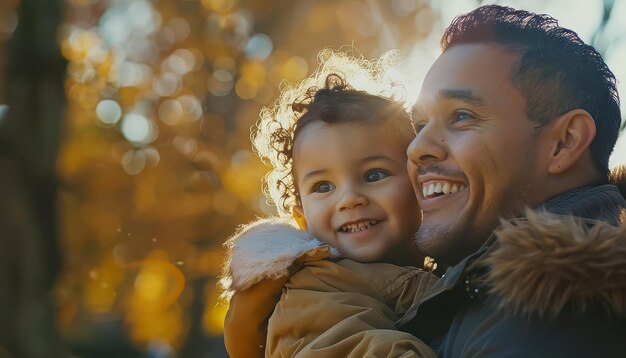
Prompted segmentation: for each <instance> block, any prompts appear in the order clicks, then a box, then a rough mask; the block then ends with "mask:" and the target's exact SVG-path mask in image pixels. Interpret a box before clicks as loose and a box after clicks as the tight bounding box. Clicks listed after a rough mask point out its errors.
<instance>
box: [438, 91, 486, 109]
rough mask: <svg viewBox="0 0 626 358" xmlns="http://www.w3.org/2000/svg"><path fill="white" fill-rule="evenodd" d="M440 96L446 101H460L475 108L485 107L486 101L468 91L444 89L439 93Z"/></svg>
mask: <svg viewBox="0 0 626 358" xmlns="http://www.w3.org/2000/svg"><path fill="white" fill-rule="evenodd" d="M439 96H440V97H443V98H446V99H458V100H461V101H464V102H468V103H471V104H473V105H474V106H484V105H485V104H486V102H485V100H484V99H482V98H481V97H479V96H476V95H474V94H473V93H472V90H466V89H444V90H441V91H439Z"/></svg>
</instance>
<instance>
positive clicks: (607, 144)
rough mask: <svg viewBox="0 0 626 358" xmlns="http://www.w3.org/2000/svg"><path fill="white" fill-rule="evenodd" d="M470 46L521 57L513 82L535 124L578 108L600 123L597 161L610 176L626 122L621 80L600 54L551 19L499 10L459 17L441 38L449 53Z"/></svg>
mask: <svg viewBox="0 0 626 358" xmlns="http://www.w3.org/2000/svg"><path fill="white" fill-rule="evenodd" d="M469 43H491V44H495V45H498V46H500V47H502V48H504V49H506V50H510V51H513V52H516V53H519V54H520V56H521V58H520V62H519V64H518V65H517V66H515V67H514V68H513V69H512V72H511V82H512V83H513V85H514V86H515V87H516V88H517V89H518V90H519V91H520V93H521V94H522V95H523V96H524V98H525V99H526V112H527V115H528V117H529V118H530V119H531V120H532V121H536V122H537V123H539V124H540V125H543V124H546V123H548V122H549V121H551V120H552V119H554V118H556V117H558V116H560V115H562V114H565V113H567V112H568V111H571V110H573V109H578V108H580V109H584V110H585V111H587V112H589V114H591V116H592V117H593V120H594V121H595V124H596V136H595V138H594V140H593V142H592V143H591V145H590V153H591V157H592V159H593V162H594V165H595V167H596V168H597V169H598V170H599V172H600V173H601V174H602V175H608V172H609V167H608V166H609V156H610V155H611V152H612V151H613V147H614V146H615V142H616V140H617V135H618V133H619V126H620V122H621V117H620V108H619V96H618V93H617V87H616V80H615V76H614V75H613V72H611V70H610V69H609V68H608V66H607V65H606V63H605V62H604V60H603V59H602V56H600V54H599V53H598V51H596V50H595V49H594V48H593V47H592V46H589V45H587V44H585V43H584V42H583V41H582V40H581V39H580V37H578V35H577V34H576V33H575V32H574V31H572V30H568V29H565V28H562V27H560V26H559V25H558V22H557V20H555V19H554V18H552V17H550V16H548V15H540V14H534V13H531V12H528V11H523V10H515V9H512V8H509V7H504V6H498V5H486V6H482V7H479V8H477V9H475V10H474V11H471V12H469V13H467V14H464V15H461V16H458V17H457V18H455V19H454V20H453V21H452V23H451V24H450V26H448V28H447V29H446V30H445V31H444V33H443V35H442V37H441V48H442V50H443V51H445V50H446V49H448V48H450V47H452V46H454V45H457V44H469Z"/></svg>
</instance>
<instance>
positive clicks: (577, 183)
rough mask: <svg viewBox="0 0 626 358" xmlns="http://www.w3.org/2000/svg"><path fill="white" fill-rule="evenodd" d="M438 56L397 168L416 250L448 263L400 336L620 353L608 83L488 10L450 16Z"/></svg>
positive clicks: (515, 348) (486, 349) (450, 345)
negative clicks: (403, 171)
mask: <svg viewBox="0 0 626 358" xmlns="http://www.w3.org/2000/svg"><path fill="white" fill-rule="evenodd" d="M442 49H443V53H442V54H441V56H440V57H439V58H438V59H437V61H436V62H435V64H434V65H433V67H432V68H431V69H430V71H429V72H428V74H427V76H426V78H425V81H424V84H423V87H422V91H421V94H420V97H419V99H418V102H417V104H416V106H415V111H414V118H413V119H414V123H415V128H416V133H417V136H416V138H415V139H414V140H413V142H412V143H411V145H410V147H409V149H408V156H409V165H408V168H409V173H410V175H411V176H412V182H413V186H414V189H415V191H416V195H417V197H418V200H419V202H420V206H421V208H422V210H423V223H422V226H421V228H420V229H419V231H418V233H417V244H418V246H419V247H420V249H422V250H423V251H424V252H425V253H426V254H428V255H431V256H433V257H435V258H436V259H437V261H438V263H439V264H440V265H444V266H450V267H449V269H448V270H447V271H446V274H445V275H444V277H443V278H442V279H441V280H439V281H438V282H437V283H436V284H435V286H434V287H433V289H432V290H431V292H430V294H427V295H426V297H425V298H423V299H422V300H421V301H419V302H417V303H416V304H415V305H414V306H413V307H412V308H411V309H410V310H409V312H408V313H407V315H405V317H403V318H402V319H401V320H400V321H399V322H398V326H399V328H400V329H402V330H405V331H407V332H410V333H412V334H414V335H415V336H417V337H418V338H420V339H423V340H424V341H425V342H426V343H428V344H429V345H430V346H431V347H432V348H433V349H435V351H437V353H438V354H439V355H440V356H444V357H467V356H481V357H482V356H494V357H501V356H507V357H508V356H520V357H527V356H619V355H624V354H626V339H625V338H626V319H625V316H626V256H624V254H626V225H621V226H619V225H620V215H623V216H622V219H621V220H622V221H623V220H624V217H625V216H626V215H625V214H624V212H625V209H624V208H625V207H626V200H625V199H624V197H623V196H622V195H621V194H620V193H619V191H618V189H617V188H616V187H615V186H613V185H610V184H609V179H608V178H609V168H608V159H609V155H610V154H611V151H612V149H613V146H614V144H615V141H616V138H617V134H618V131H619V125H620V110H619V99H618V95H617V90H616V86H615V77H614V75H613V74H612V73H611V71H610V70H609V69H608V67H607V66H606V64H605V63H604V61H603V60H602V58H601V56H600V55H599V54H598V53H597V52H596V51H595V50H594V49H593V47H591V46H588V45H586V44H584V43H583V41H582V40H580V38H579V37H578V36H577V35H576V33H574V32H573V31H570V30H567V29H564V28H561V27H559V26H558V25H557V23H556V20H554V19H552V18H551V17H548V16H546V15H536V14H533V13H529V12H526V11H518V10H514V9H511V8H507V7H501V6H495V5H490V6H483V7H480V8H478V9H476V10H474V11H472V12H470V13H468V14H465V15H462V16H460V17H458V18H456V19H455V20H454V21H453V22H452V24H451V25H450V26H449V27H448V28H447V29H446V31H445V32H444V34H443V36H442ZM526 208H532V209H533V210H532V211H530V210H526ZM512 218H518V219H512ZM503 219H506V220H509V221H506V222H505V221H502V222H501V220H503ZM510 219H512V220H510Z"/></svg>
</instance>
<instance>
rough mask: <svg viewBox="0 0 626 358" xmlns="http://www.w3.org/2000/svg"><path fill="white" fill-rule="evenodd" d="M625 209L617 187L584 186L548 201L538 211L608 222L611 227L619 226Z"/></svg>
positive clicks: (625, 202)
mask: <svg viewBox="0 0 626 358" xmlns="http://www.w3.org/2000/svg"><path fill="white" fill-rule="evenodd" d="M624 208H626V199H624V197H623V196H622V195H621V194H620V192H619V190H618V189H617V187H616V186H615V185H611V184H604V185H598V186H584V187H580V188H576V189H573V190H570V191H567V192H565V193H561V194H559V195H557V196H555V197H553V198H551V199H550V200H548V201H546V202H545V203H544V204H543V205H541V206H540V207H539V208H538V211H547V212H550V213H554V214H559V215H571V216H575V217H579V218H584V219H592V220H599V221H606V222H608V223H610V224H611V225H617V224H618V223H619V222H620V214H621V212H622V209H624Z"/></svg>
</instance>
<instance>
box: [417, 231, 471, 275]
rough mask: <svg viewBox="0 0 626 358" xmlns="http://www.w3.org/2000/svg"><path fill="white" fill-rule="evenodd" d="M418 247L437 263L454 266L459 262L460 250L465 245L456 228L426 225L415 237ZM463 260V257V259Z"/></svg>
mask: <svg viewBox="0 0 626 358" xmlns="http://www.w3.org/2000/svg"><path fill="white" fill-rule="evenodd" d="M415 240H416V243H417V247H418V248H419V249H420V250H421V251H422V252H423V253H424V254H426V255H428V256H430V257H432V258H434V259H435V261H437V262H441V263H443V264H446V265H454V264H455V263H456V262H455V261H459V257H458V256H459V255H461V256H464V255H462V252H459V251H463V250H459V249H460V248H461V246H464V245H463V241H462V238H461V237H460V235H459V234H458V233H457V232H455V230H454V228H452V227H450V226H445V225H424V224H422V226H421V227H420V228H419V230H418V231H417V234H416V235H415ZM461 258H462V257H461Z"/></svg>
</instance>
